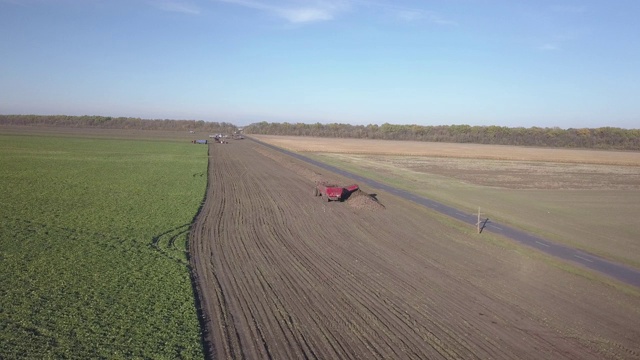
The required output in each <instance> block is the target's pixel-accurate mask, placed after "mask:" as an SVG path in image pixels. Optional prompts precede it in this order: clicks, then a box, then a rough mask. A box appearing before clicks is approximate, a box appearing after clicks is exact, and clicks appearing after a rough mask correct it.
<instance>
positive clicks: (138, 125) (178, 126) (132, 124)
mask: <svg viewBox="0 0 640 360" xmlns="http://www.w3.org/2000/svg"><path fill="white" fill-rule="evenodd" d="M0 124H8V125H26V126H59V127H72V128H87V127H89V128H101V129H136V130H170V131H189V130H193V131H203V132H211V133H233V132H234V131H236V130H237V129H238V128H237V126H235V125H233V124H230V123H226V122H222V123H219V122H207V121H203V120H159V119H154V120H149V119H140V118H131V117H110V116H87V115H85V116H67V115H0Z"/></svg>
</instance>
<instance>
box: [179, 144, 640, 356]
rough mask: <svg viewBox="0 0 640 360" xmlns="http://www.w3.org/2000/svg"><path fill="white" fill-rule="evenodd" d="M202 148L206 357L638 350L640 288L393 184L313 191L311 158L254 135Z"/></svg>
mask: <svg viewBox="0 0 640 360" xmlns="http://www.w3.org/2000/svg"><path fill="white" fill-rule="evenodd" d="M210 151H211V153H210V158H209V162H210V163H209V188H208V190H207V197H206V201H205V203H204V204H203V207H202V211H201V213H200V214H199V216H198V218H197V219H196V222H195V224H194V226H193V229H192V233H191V237H190V244H189V249H190V254H191V258H190V261H191V265H192V267H193V269H194V271H195V277H196V283H197V290H198V294H199V298H200V300H201V301H200V303H201V304H202V308H203V313H204V314H205V318H204V322H205V323H206V332H205V335H206V338H207V347H208V349H209V352H210V354H212V355H213V357H214V358H219V359H301V358H307V359H488V358H491V359H540V358H547V359H619V358H638V357H639V356H640V329H638V327H637V324H638V323H640V301H639V298H638V295H637V293H636V292H632V291H631V292H628V293H624V292H621V291H619V290H617V289H616V288H614V287H611V286H609V285H606V284H604V283H601V282H599V281H595V280H589V279H587V278H585V277H582V276H580V275H576V274H572V273H569V272H566V271H563V270H561V269H560V268H559V267H556V266H552V265H550V264H549V263H548V262H546V261H540V260H539V259H537V258H535V257H529V256H525V255H523V254H522V253H520V252H519V251H517V247H510V246H499V245H496V244H495V243H492V242H489V241H481V240H480V239H479V238H478V237H477V236H476V235H475V234H474V233H473V232H471V231H469V232H467V231H461V230H458V229H455V228H453V227H451V226H450V225H448V224H446V223H443V221H442V219H441V218H440V217H439V216H437V215H434V214H433V213H432V212H429V211H427V210H425V209H423V208H421V207H418V206H415V205H413V204H411V203H409V202H406V201H403V200H401V199H398V198H395V197H393V196H385V200H384V203H385V211H360V210H359V209H356V208H353V207H351V206H348V204H347V203H348V201H347V202H330V203H327V202H322V201H318V198H317V197H314V196H312V194H311V192H310V190H311V186H312V184H313V182H312V181H311V180H310V179H309V178H308V177H307V176H315V175H314V174H316V173H318V171H319V170H318V169H316V168H315V167H313V166H311V165H306V166H305V165H303V164H302V163H299V164H296V166H298V165H299V166H301V167H302V168H305V167H306V170H304V171H303V170H301V169H299V170H294V167H289V166H286V165H283V164H285V163H287V162H281V161H275V160H274V156H271V155H270V154H269V152H271V151H272V150H270V149H267V148H264V147H262V146H261V145H259V144H256V143H254V142H251V141H245V142H238V143H233V144H230V145H228V146H227V145H225V146H215V145H213V144H212V145H210ZM276 157H277V156H276ZM292 163H294V162H292ZM326 176H327V177H331V176H329V175H326ZM335 177H336V178H338V179H336V180H338V181H340V180H342V181H344V179H340V178H339V176H335ZM359 197H360V196H358V195H356V196H355V197H354V199H357V198H359ZM364 198H366V197H364ZM507 243H508V242H507ZM514 250H516V251H514ZM612 305H615V306H612Z"/></svg>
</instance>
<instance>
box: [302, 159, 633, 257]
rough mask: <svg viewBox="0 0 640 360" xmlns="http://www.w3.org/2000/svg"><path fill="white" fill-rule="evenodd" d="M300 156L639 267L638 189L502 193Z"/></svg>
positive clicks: (386, 165)
mask: <svg viewBox="0 0 640 360" xmlns="http://www.w3.org/2000/svg"><path fill="white" fill-rule="evenodd" d="M305 155H306V156H309V157H311V158H313V159H315V160H318V161H322V162H325V163H327V164H330V165H334V166H336V167H340V168H343V169H345V170H349V171H352V172H355V173H358V174H361V175H363V176H366V177H369V178H371V179H374V180H377V181H380V182H383V183H386V184H389V185H392V186H395V187H398V188H400V189H403V190H407V191H410V192H412V193H415V194H418V195H421V196H425V197H428V198H431V199H434V200H436V201H439V202H442V203H445V204H448V205H451V206H454V207H456V208H459V209H461V210H463V211H467V212H468V213H470V214H473V213H476V212H477V211H478V207H480V208H481V211H482V212H483V215H484V216H485V217H488V218H489V219H490V220H492V221H498V222H502V223H505V224H509V225H512V226H514V227H518V228H521V229H524V230H526V231H529V232H531V233H534V234H537V235H539V236H542V237H545V238H548V239H551V240H553V241H557V242H558V243H563V244H566V245H568V246H571V247H575V248H578V249H581V250H583V251H586V252H589V253H593V254H595V255H599V256H602V257H604V258H608V259H611V260H614V261H618V262H621V263H624V264H627V265H630V266H634V267H640V243H639V242H638V241H637V234H638V233H640V223H638V222H637V214H638V211H640V207H639V206H640V205H638V204H640V191H638V190H544V189H536V190H518V189H505V188H499V187H487V186H482V185H476V184H472V183H469V182H464V181H461V180H459V179H456V178H453V177H450V176H443V175H437V174H431V173H427V172H419V171H414V170H411V169H406V168H402V167H400V166H395V165H394V164H393V163H391V162H382V161H376V160H375V156H366V157H363V156H361V155H350V154H330V153H305ZM478 161H482V160H478Z"/></svg>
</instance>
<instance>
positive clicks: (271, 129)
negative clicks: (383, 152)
mask: <svg viewBox="0 0 640 360" xmlns="http://www.w3.org/2000/svg"><path fill="white" fill-rule="evenodd" d="M243 131H244V132H245V133H246V134H262V135H292V136H316V137H336V138H354V139H382V140H413V141H430V142H451V143H474V144H491V145H516V146H539V147H559V148H585V149H602V150H633V151H639V150H640V129H622V128H616V127H600V128H582V129H573V128H571V129H561V128H558V127H553V128H540V127H530V128H524V127H515V128H510V127H505V126H471V125H435V126H422V125H394V124H388V123H385V124H382V125H375V124H370V125H349V124H338V123H333V124H320V123H315V124H304V123H295V124H292V123H286V122H285V123H269V122H266V121H263V122H259V123H255V124H251V125H249V126H246V127H244V130H243Z"/></svg>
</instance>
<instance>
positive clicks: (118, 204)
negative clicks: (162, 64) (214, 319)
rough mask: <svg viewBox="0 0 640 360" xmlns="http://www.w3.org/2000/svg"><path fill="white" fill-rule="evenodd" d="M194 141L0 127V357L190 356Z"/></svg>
mask: <svg viewBox="0 0 640 360" xmlns="http://www.w3.org/2000/svg"><path fill="white" fill-rule="evenodd" d="M206 167H207V154H206V147H203V146H195V145H192V144H190V143H184V144H183V143H176V142H163V141H132V140H113V139H110V140H107V139H104V140H103V139H83V138H68V137H66V138H57V137H36V136H15V135H12V136H7V135H0V169H1V171H0V204H1V206H0V225H1V226H0V273H1V274H2V277H0V358H3V359H9V358H56V359H58V358H82V359H84V358H109V359H112V358H202V357H203V353H202V345H201V334H200V329H199V324H198V319H197V315H196V310H195V306H194V297H193V292H192V288H191V281H190V277H189V269H188V267H187V256H186V233H187V230H188V228H189V224H190V222H191V220H192V219H193V216H194V215H195V213H196V211H197V209H198V207H199V205H200V202H201V201H202V198H203V195H204V191H205V187H206V176H203V174H206Z"/></svg>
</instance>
